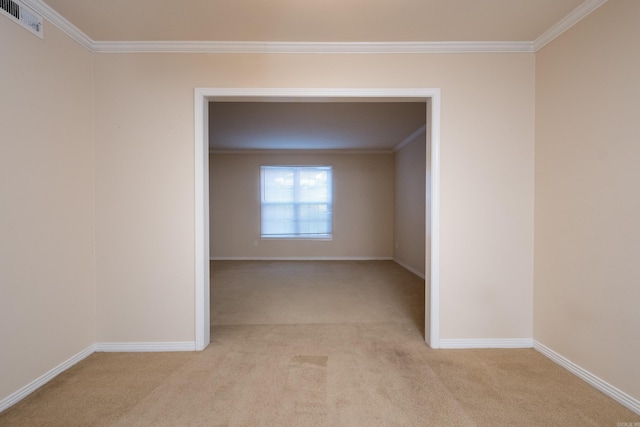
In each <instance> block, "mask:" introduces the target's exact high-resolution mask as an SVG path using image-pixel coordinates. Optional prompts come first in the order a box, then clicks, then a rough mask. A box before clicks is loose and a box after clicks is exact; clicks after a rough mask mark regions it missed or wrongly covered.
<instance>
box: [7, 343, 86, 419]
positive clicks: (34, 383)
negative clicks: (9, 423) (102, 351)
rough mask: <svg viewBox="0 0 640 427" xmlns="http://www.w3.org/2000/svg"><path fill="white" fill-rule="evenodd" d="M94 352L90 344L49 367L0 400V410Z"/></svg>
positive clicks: (16, 401)
mask: <svg viewBox="0 0 640 427" xmlns="http://www.w3.org/2000/svg"><path fill="white" fill-rule="evenodd" d="M94 352H95V345H93V344H92V345H90V346H89V347H87V348H85V349H84V350H82V351H81V352H80V353H77V354H76V355H74V356H71V357H70V358H69V359H67V360H65V361H64V362H62V363H61V364H59V365H58V366H56V367H55V368H53V369H51V370H50V371H49V372H47V373H45V374H44V375H41V376H40V377H38V378H36V379H35V380H33V381H31V382H30V383H29V384H27V385H25V386H24V387H22V388H21V389H20V390H18V391H16V392H15V393H12V394H10V395H9V396H7V397H5V398H4V399H2V400H0V412H2V411H4V410H5V409H7V408H9V407H10V406H13V405H15V404H16V403H18V402H19V401H21V400H22V399H24V398H25V397H27V396H28V395H30V394H31V393H33V392H34V391H36V390H37V389H39V388H40V387H42V386H43V385H45V384H46V383H48V382H49V381H51V380H52V379H54V378H55V377H57V376H58V375H60V374H61V373H63V372H64V371H66V370H67V369H69V368H71V367H72V366H73V365H75V364H77V363H78V362H80V361H82V360H84V359H86V358H87V357H89V356H90V355H91V354H93V353H94Z"/></svg>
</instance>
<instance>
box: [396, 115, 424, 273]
mask: <svg viewBox="0 0 640 427" xmlns="http://www.w3.org/2000/svg"><path fill="white" fill-rule="evenodd" d="M426 131H427V125H426V124H424V125H422V126H420V127H419V128H418V129H416V130H415V131H413V132H412V133H411V135H409V136H408V137H406V138H405V139H403V140H402V141H401V142H400V143H399V144H398V145H396V146H395V147H393V150H392V151H393V152H394V153H395V152H397V151H400V150H402V149H403V148H404V147H405V146H407V144H409V143H410V142H412V141H413V140H414V139H416V138H417V137H418V136H420V135H422V134H423V133H425V132H426ZM423 279H424V277H423Z"/></svg>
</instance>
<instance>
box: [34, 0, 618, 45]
mask: <svg viewBox="0 0 640 427" xmlns="http://www.w3.org/2000/svg"><path fill="white" fill-rule="evenodd" d="M22 1H23V3H24V4H25V5H27V6H29V7H30V8H31V9H33V10H34V11H35V12H37V13H39V14H40V15H42V16H43V17H44V18H45V19H46V20H47V21H49V22H50V23H52V24H53V25H55V26H56V27H58V28H59V29H60V30H61V31H62V32H64V33H65V34H67V35H68V36H69V37H71V38H72V39H73V40H75V41H76V42H78V43H79V44H80V45H82V46H84V47H85V48H86V49H88V50H89V51H91V52H95V53H264V54H268V53H285V54H291V53H298V54H314V53H328V54H336V53H344V54H360V53H362V54H366V53H369V54H381V53H382V54H386V53H390V54H411V53H414V54H420V53H533V52H537V51H539V50H540V49H542V48H543V47H544V46H546V45H547V44H549V43H550V42H551V41H552V40H554V39H555V38H556V37H558V36H560V35H561V34H562V33H564V32H565V31H567V30H568V29H569V28H571V27H572V26H573V25H575V24H576V23H578V22H579V21H580V20H582V19H583V18H584V17H586V16H587V15H589V14H590V13H591V12H593V11H594V10H596V9H597V8H598V7H600V6H602V5H603V4H604V3H606V2H607V0H585V1H584V2H583V3H582V4H580V6H578V7H577V8H575V9H574V10H573V11H572V12H571V13H569V14H568V15H567V16H565V17H564V18H562V19H561V20H560V21H559V22H558V23H556V24H555V25H554V26H553V27H551V28H549V29H548V30H547V31H545V32H544V33H543V34H542V35H541V36H540V37H538V38H537V39H536V40H535V41H532V42H527V41H524V42H522V41H519V42H463V41H461V42H233V41H231V42H222V41H146V42H145V41H94V40H92V39H91V38H90V37H89V36H88V35H86V34H85V33H84V32H82V31H81V30H80V29H79V28H78V27H76V26H75V25H73V24H72V23H71V22H69V21H68V20H67V19H65V18H64V17H63V16H62V15H60V14H59V13H58V12H56V11H55V10H54V9H52V8H51V7H50V6H49V5H47V4H46V3H45V2H44V1H43V0H22Z"/></svg>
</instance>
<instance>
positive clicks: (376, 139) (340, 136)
mask: <svg viewBox="0 0 640 427" xmlns="http://www.w3.org/2000/svg"><path fill="white" fill-rule="evenodd" d="M426 120H427V109H426V104H425V102H424V101H422V102H416V101H414V102H395V101H386V102H382V101H378V102H371V101H366V102H365V101H362V100H361V101H356V102H354V101H353V100H347V101H342V102H329V101H326V100H325V101H322V100H320V102H318V100H313V101H306V102H211V103H210V104H209V140H210V150H211V151H210V157H209V171H210V172H209V173H210V175H209V176H210V182H209V189H210V209H209V211H210V230H211V231H210V242H211V259H212V262H211V324H212V328H213V329H215V327H216V325H218V326H219V325H231V324H237V325H239V324H296V323H300V324H317V323H329V324H340V323H353V322H356V323H357V322H360V323H361V322H387V321H390V320H402V321H410V323H411V324H412V325H413V326H414V327H415V328H416V330H417V331H418V332H419V334H420V335H421V336H422V337H424V323H425V322H424V290H425V286H424V279H425V277H428V272H426V274H425V256H426V253H428V251H427V252H426V253H425V246H427V245H426V244H425V242H429V240H428V238H429V233H428V225H426V219H427V218H428V216H427V214H426V210H428V195H429V191H428V187H427V183H428V182H429V175H428V171H429V170H430V168H428V167H427V159H428V154H427V152H428V149H427V148H428V147H427V138H426V133H427V132H426ZM327 176H328V181H327V179H326V177H327ZM269 177H271V178H269ZM318 177H324V178H323V179H317V178H318ZM265 180H267V181H268V182H265ZM279 183H280V184H279ZM270 197H271V198H273V200H269V198H270ZM274 215H275V216H274ZM269 218H270V219H269ZM269 221H271V222H269ZM427 265H428V264H427ZM212 335H213V336H215V331H212Z"/></svg>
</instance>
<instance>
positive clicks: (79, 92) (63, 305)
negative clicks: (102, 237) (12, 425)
mask: <svg viewBox="0 0 640 427" xmlns="http://www.w3.org/2000/svg"><path fill="white" fill-rule="evenodd" d="M44 34H45V37H44V40H41V39H40V38H38V37H36V36H34V35H33V34H31V33H30V32H28V31H27V30H25V29H23V28H21V27H20V26H18V25H16V24H15V23H13V22H11V21H10V20H9V19H8V18H6V17H5V16H4V15H3V16H0V57H1V58H2V59H1V60H0V63H1V64H2V65H1V66H0V69H1V70H2V72H1V75H2V77H1V78H0V94H1V95H0V117H2V131H1V133H0V206H1V208H0V342H1V343H2V344H1V345H0V400H3V399H5V398H7V397H8V396H11V395H12V394H13V393H15V392H17V391H18V390H19V389H21V388H22V387H23V386H25V385H27V384H29V383H31V382H32V381H34V380H36V379H37V378H39V377H40V376H42V375H44V374H46V373H47V372H49V371H50V370H52V369H54V368H56V367H57V366H58V365H60V364H62V363H63V362H65V361H67V360H69V359H70V358H72V357H73V356H75V355H77V354H79V353H81V352H82V351H84V350H85V349H87V348H89V347H90V346H92V345H93V343H94V342H95V312H96V302H95V290H96V288H95V261H94V245H95V239H94V220H95V218H94V181H93V174H94V168H93V156H94V152H93V109H92V105H93V101H92V92H93V89H92V85H93V82H92V74H93V72H92V63H93V60H92V55H91V54H90V53H89V52H87V51H86V50H85V49H84V48H83V47H81V46H80V45H78V44H76V43H75V42H73V41H72V40H71V39H69V38H68V37H67V36H66V35H64V34H62V33H61V32H60V31H58V30H57V29H56V28H55V27H53V26H51V25H49V24H48V23H45V26H44Z"/></svg>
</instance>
